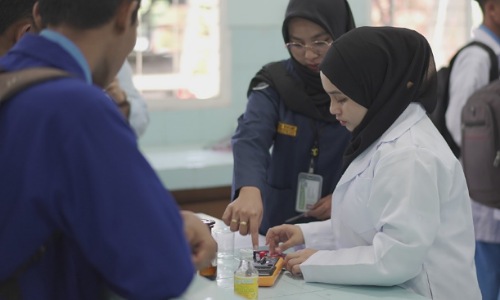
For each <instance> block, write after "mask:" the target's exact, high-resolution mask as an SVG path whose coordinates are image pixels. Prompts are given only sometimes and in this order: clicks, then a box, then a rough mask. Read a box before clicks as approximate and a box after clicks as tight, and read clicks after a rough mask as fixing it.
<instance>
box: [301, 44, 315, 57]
mask: <svg viewBox="0 0 500 300" xmlns="http://www.w3.org/2000/svg"><path fill="white" fill-rule="evenodd" d="M304 56H305V57H306V59H314V58H316V57H318V53H316V52H315V51H314V50H313V48H312V47H311V46H309V45H306V46H305V53H304Z"/></svg>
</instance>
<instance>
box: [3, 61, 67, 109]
mask: <svg viewBox="0 0 500 300" xmlns="http://www.w3.org/2000/svg"><path fill="white" fill-rule="evenodd" d="M68 76H71V75H70V74H69V73H68V72H66V71H63V70H59V69H55V68H47V67H37V68H30V69H24V70H20V71H4V70H0V104H2V103H3V102H5V101H6V100H8V99H10V98H12V96H14V95H15V94H17V93H19V92H20V91H22V90H24V89H26V88H28V87H30V86H32V85H35V84H37V83H42V82H44V81H48V80H51V79H56V78H60V77H68Z"/></svg>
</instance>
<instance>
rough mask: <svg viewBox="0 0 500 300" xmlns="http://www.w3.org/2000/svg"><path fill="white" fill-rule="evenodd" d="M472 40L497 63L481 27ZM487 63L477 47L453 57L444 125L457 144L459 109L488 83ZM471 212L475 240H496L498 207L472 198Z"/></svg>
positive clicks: (493, 45)
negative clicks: (489, 52)
mask: <svg viewBox="0 0 500 300" xmlns="http://www.w3.org/2000/svg"><path fill="white" fill-rule="evenodd" d="M472 40H477V41H480V42H483V43H485V44H486V45H488V46H489V47H490V48H491V49H492V50H493V51H494V52H495V53H496V54H497V57H499V62H500V45H499V44H498V43H497V41H496V40H495V39H494V38H493V37H492V36H490V35H489V34H488V33H487V32H486V31H484V30H483V27H479V28H477V29H475V30H474V31H473V38H472ZM490 65H491V60H490V57H489V55H488V53H487V52H486V51H484V50H483V49H482V48H480V47H477V46H472V47H468V48H466V49H465V50H464V51H462V52H461V53H460V54H459V55H458V56H457V59H456V60H455V63H454V66H453V68H452V71H451V75H450V100H449V104H448V109H447V110H446V126H447V127H448V130H449V131H450V133H451V135H452V137H453V139H454V140H455V142H456V143H457V145H461V142H462V136H461V134H462V129H461V126H462V125H461V122H462V118H461V115H462V108H463V107H464V105H465V102H466V101H467V99H468V98H469V97H470V95H472V93H474V92H475V91H477V90H478V89H480V88H481V87H483V86H486V85H487V84H488V83H489V80H490V78H489V77H490ZM499 69H500V68H499ZM499 196H500V195H499ZM472 213H473V216H474V229H475V235H476V240H477V241H481V242H488V243H500V210H498V209H495V208H491V207H488V206H485V205H482V204H479V203H477V202H475V201H472Z"/></svg>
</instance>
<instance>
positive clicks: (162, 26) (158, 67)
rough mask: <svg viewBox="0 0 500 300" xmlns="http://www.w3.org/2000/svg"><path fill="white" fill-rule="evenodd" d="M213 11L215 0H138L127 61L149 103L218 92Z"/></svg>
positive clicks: (168, 103) (213, 96) (175, 103)
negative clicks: (137, 17)
mask: <svg viewBox="0 0 500 300" xmlns="http://www.w3.org/2000/svg"><path fill="white" fill-rule="evenodd" d="M219 11H220V7H219V0H142V3H141V9H140V11H139V15H140V23H139V28H138V35H137V43H136V46H135V48H134V50H133V51H132V53H131V54H130V55H129V57H128V61H129V62H130V64H131V66H132V69H133V70H134V84H135V85H136V87H137V89H139V90H140V91H141V93H142V94H143V96H144V97H145V98H146V100H147V102H148V104H149V106H150V108H155V107H156V108H168V107H174V108H175V107H182V106H190V105H191V106H192V104H193V102H202V101H203V102H209V103H212V104H213V103H214V102H217V101H218V100H217V99H219V98H221V97H220V96H221V95H220V82H221V67H220V56H221V53H220V51H219V49H220V44H221V39H220V31H221V30H220V17H219V15H220V13H219ZM219 101H220V99H219ZM195 105H196V104H195ZM196 107H199V106H198V105H196Z"/></svg>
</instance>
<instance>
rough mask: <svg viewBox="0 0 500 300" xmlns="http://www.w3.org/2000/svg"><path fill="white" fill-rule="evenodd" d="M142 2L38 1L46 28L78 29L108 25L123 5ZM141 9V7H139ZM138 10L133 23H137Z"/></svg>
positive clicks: (122, 0)
mask: <svg viewBox="0 0 500 300" xmlns="http://www.w3.org/2000/svg"><path fill="white" fill-rule="evenodd" d="M125 1H128V2H132V1H137V2H139V4H140V2H141V1H140V0H38V2H39V11H40V16H41V17H42V22H43V25H44V26H48V25H55V26H57V25H61V24H65V25H69V26H72V27H74V28H76V29H91V28H96V27H99V26H101V25H104V24H106V23H107V22H108V21H109V20H111V18H112V17H113V16H114V15H115V14H116V12H117V10H118V8H119V6H120V4H121V3H123V2H125ZM138 8H139V6H138ZM137 13H138V9H137V10H136V11H135V12H134V15H133V19H132V20H131V22H136V21H137Z"/></svg>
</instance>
